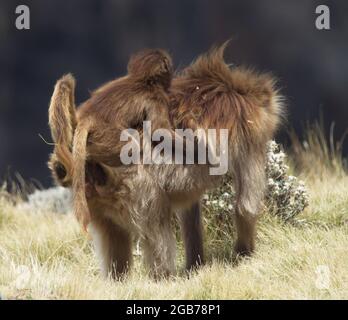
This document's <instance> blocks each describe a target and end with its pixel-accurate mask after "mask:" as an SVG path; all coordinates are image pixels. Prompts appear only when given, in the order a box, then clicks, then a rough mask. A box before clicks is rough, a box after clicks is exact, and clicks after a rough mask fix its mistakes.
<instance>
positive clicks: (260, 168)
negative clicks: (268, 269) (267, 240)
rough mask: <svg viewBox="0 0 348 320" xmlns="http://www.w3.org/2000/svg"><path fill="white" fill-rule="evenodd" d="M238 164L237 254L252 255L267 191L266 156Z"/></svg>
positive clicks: (248, 157)
mask: <svg viewBox="0 0 348 320" xmlns="http://www.w3.org/2000/svg"><path fill="white" fill-rule="evenodd" d="M241 160H242V161H239V163H238V164H237V168H236V171H235V174H234V176H235V182H236V184H235V185H236V212H235V222H236V228H237V242H236V245H235V252H236V253H237V254H240V255H250V254H251V253H252V252H253V251H254V248H255V236H256V222H257V217H258V213H259V210H260V207H261V203H262V200H263V196H264V190H265V167H264V164H265V160H264V154H263V153H262V152H260V153H259V154H256V155H247V156H245V157H243V159H241Z"/></svg>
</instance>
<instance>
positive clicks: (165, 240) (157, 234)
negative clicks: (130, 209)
mask: <svg viewBox="0 0 348 320" xmlns="http://www.w3.org/2000/svg"><path fill="white" fill-rule="evenodd" d="M149 231H150V232H145V233H144V229H143V239H142V243H141V244H142V248H143V252H144V262H145V265H146V266H147V268H148V269H149V271H150V274H151V276H153V277H154V278H155V279H160V278H163V277H168V276H170V275H172V274H174V272H175V255H176V241H175V236H174V232H173V230H172V226H171V221H170V219H169V218H168V219H164V220H162V221H160V222H157V221H152V223H151V230H149Z"/></svg>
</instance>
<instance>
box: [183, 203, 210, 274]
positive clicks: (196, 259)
mask: <svg viewBox="0 0 348 320" xmlns="http://www.w3.org/2000/svg"><path fill="white" fill-rule="evenodd" d="M178 216H179V221H180V228H181V234H182V237H183V241H184V246H185V255H186V270H188V271H189V270H192V269H194V268H196V267H198V266H200V265H202V264H204V255H203V230H202V221H201V211H200V206H199V203H194V204H193V205H192V206H191V208H189V209H187V210H184V211H183V212H180V213H179V215H178Z"/></svg>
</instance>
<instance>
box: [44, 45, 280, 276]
mask: <svg viewBox="0 0 348 320" xmlns="http://www.w3.org/2000/svg"><path fill="white" fill-rule="evenodd" d="M223 50H224V47H221V48H219V49H215V50H212V51H211V52H210V53H208V54H206V55H203V56H201V57H199V58H198V59H197V60H196V61H195V62H194V63H193V64H192V65H191V66H189V67H188V68H186V69H184V70H183V71H182V72H181V73H180V74H178V75H177V76H176V77H175V79H174V80H173V82H172V84H171V85H170V82H171V81H170V80H171V69H172V67H171V60H170V57H169V56H168V55H167V54H166V53H164V52H163V51H160V50H155V51H151V50H150V51H144V52H142V53H139V54H138V55H135V56H134V57H133V58H131V60H130V62H129V66H128V75H126V76H125V77H122V78H119V79H117V80H114V81H112V82H110V83H108V84H106V85H104V86H103V87H101V88H99V89H98V90H96V91H95V92H94V93H93V94H92V96H91V98H90V99H89V100H87V101H86V102H85V103H84V104H83V105H82V106H81V107H80V108H79V109H78V112H77V125H71V126H69V125H68V126H66V124H67V123H72V124H73V123H74V121H73V119H74V117H73V115H72V113H71V111H69V112H68V110H72V108H71V106H72V103H70V106H68V104H67V103H61V102H59V101H61V100H63V99H60V100H59V99H56V98H52V101H53V103H51V107H50V110H51V109H54V108H57V109H59V108H62V109H64V110H61V111H59V110H57V111H56V112H55V113H53V112H52V114H58V115H60V114H64V116H65V118H64V119H65V123H64V125H65V126H66V128H67V132H65V131H64V130H62V129H64V128H62V121H60V120H59V119H60V118H59V117H57V118H55V117H52V120H51V118H50V126H51V128H52V136H53V138H54V140H55V142H56V144H57V146H56V148H55V151H54V154H53V156H52V158H51V168H52V169H53V170H54V172H55V173H54V175H55V176H56V178H57V179H58V181H60V182H61V183H62V184H63V185H64V183H65V185H68V182H67V179H68V178H69V179H70V180H72V188H73V192H74V204H75V213H76V215H77V217H78V219H79V220H80V221H81V222H82V224H83V225H84V226H87V225H88V224H89V223H90V224H91V225H92V227H93V226H94V228H93V229H95V230H97V231H96V232H97V234H98V235H99V236H95V238H102V239H106V240H104V241H100V248H99V252H101V253H102V256H103V258H102V261H103V265H104V269H106V270H108V272H111V273H113V270H116V271H117V272H116V273H120V272H124V271H125V270H126V267H125V265H127V266H129V265H130V262H131V261H130V260H131V259H130V256H131V255H130V246H129V241H128V240H124V241H125V245H124V248H126V251H127V253H124V250H123V249H122V248H119V249H117V248H118V247H117V245H116V244H115V245H112V243H113V240H112V241H110V240H108V239H115V241H116V239H117V238H118V239H131V237H132V235H137V236H139V237H140V239H141V241H142V245H143V250H144V258H145V262H146V264H147V265H148V266H149V268H150V271H151V272H152V273H153V274H154V275H157V276H158V275H169V274H171V273H172V272H173V271H174V259H175V238H174V235H173V230H172V228H171V217H172V213H173V212H174V211H178V213H179V216H180V217H181V218H180V221H181V225H182V230H183V237H184V242H185V246H186V257H187V261H186V263H187V267H188V268H191V267H192V266H194V265H196V264H199V263H201V262H203V248H202V234H201V223H200V213H199V209H198V205H197V203H198V202H199V200H200V196H201V195H202V193H203V192H205V191H206V190H207V189H210V188H213V187H215V186H216V185H218V183H219V181H220V179H221V177H217V176H210V175H209V164H208V165H198V164H195V165H191V166H190V165H149V166H143V165H138V166H120V161H119V153H120V150H121V148H122V146H123V144H122V143H120V140H119V135H120V132H121V130H122V129H123V128H138V127H139V126H140V124H141V123H142V121H143V120H151V121H152V129H153V130H155V129H156V128H167V129H171V128H172V124H171V122H172V123H173V124H174V127H180V128H192V129H196V128H203V129H209V128H216V129H228V130H229V141H230V144H229V156H230V157H229V174H231V175H232V177H233V179H234V182H235V188H236V194H237V203H236V226H237V232H238V239H237V243H236V247H235V249H236V251H237V253H240V254H250V253H251V252H252V251H253V249H254V237H255V223H256V219H257V213H258V211H259V209H260V204H261V202H262V198H263V190H264V186H265V173H264V165H265V146H266V143H267V141H268V140H270V139H271V138H272V137H273V135H274V132H275V130H276V129H277V127H278V125H279V121H280V118H281V115H282V112H283V110H282V106H281V104H280V101H279V95H278V92H277V90H276V89H275V86H274V80H273V78H272V77H271V76H269V75H259V74H257V73H255V72H252V71H250V70H247V69H243V68H232V69H231V68H229V67H228V66H227V65H226V64H225V62H224V60H223ZM62 80H63V79H62ZM62 80H61V82H62ZM61 82H58V84H57V86H58V88H60V86H59V83H61ZM57 86H56V88H57ZM63 89H64V87H62V90H63ZM69 90H70V91H69ZM69 90H68V91H69V92H72V91H73V85H72V82H71V86H70V89H69ZM58 91H59V90H58ZM63 93H64V90H63ZM63 93H59V92H58V94H57V93H56V90H55V92H54V96H55V95H58V96H59V97H60V96H62V97H63V96H64V97H65V96H66V95H64V94H63ZM65 100H66V99H65ZM65 100H64V101H65ZM57 101H58V102H59V103H57ZM168 110H169V111H170V112H169V114H168ZM50 114H51V112H50ZM169 117H170V118H169ZM169 119H171V122H170V120H169ZM74 127H76V129H75V133H74V139H73V151H72V155H71V152H69V146H71V134H70V133H71V130H70V128H74ZM59 128H60V129H59ZM60 130H61V131H63V132H64V133H63V134H60V135H63V136H64V139H63V140H62V141H63V144H64V147H63V148H62V147H60V148H58V146H59V145H60V144H61V143H59V141H61V140H59V136H60V135H59V132H60ZM62 150H63V151H62ZM65 158H67V159H68V160H66V159H65ZM57 163H58V164H60V165H62V166H63V168H64V169H65V171H66V177H64V179H65V180H64V179H63V180H62V179H60V177H59V176H62V175H63V174H62V172H61V171H64V170H62V168H60V170H57ZM86 163H87V165H86ZM91 168H92V169H93V170H92V169H91ZM58 169H59V168H58ZM59 171H60V172H59ZM64 181H65V182H64ZM88 191H90V192H88ZM100 220H103V221H108V222H107V223H104V222H103V223H100V222H98V221H100ZM112 226H114V227H112ZM117 230H118V231H117ZM120 230H122V232H121V231H120ZM190 231H191V232H192V235H191V234H190ZM116 234H119V235H116ZM109 246H112V248H111V247H109ZM105 248H106V249H105ZM107 248H109V249H107ZM110 250H111V251H112V252H114V253H113V254H112V255H110V254H106V253H105V252H110ZM103 252H104V254H103ZM117 252H118V253H117ZM115 265H116V266H117V265H120V266H121V267H120V268H116V269H114V268H113V267H110V266H115Z"/></svg>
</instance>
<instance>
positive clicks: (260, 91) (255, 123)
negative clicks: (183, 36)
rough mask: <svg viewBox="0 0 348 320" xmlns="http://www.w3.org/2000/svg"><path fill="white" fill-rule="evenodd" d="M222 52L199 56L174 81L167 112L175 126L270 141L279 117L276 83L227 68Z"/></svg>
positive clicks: (241, 70) (217, 50)
mask: <svg viewBox="0 0 348 320" xmlns="http://www.w3.org/2000/svg"><path fill="white" fill-rule="evenodd" d="M225 48H226V44H224V45H222V46H221V47H218V48H214V49H212V50H211V51H210V52H208V53H207V54H204V55H201V56H200V57H198V58H197V60H195V61H194V62H193V63H192V64H191V65H190V66H188V67H187V68H185V69H184V70H183V71H182V72H181V73H180V74H178V76H177V77H176V78H174V80H173V84H172V91H171V92H172V95H171V110H170V113H171V118H172V119H173V122H174V123H175V126H178V127H184V128H193V129H195V128H197V127H203V128H205V129H208V128H215V129H219V128H225V129H229V130H230V134H231V135H238V136H240V135H246V136H247V137H248V136H249V138H252V137H251V136H252V135H253V134H255V135H260V134H261V135H267V136H269V137H271V136H272V135H273V133H274V131H275V130H276V129H277V127H278V124H279V122H280V118H281V115H282V113H283V107H282V104H281V103H280V101H281V98H280V96H279V94H278V90H277V89H276V81H275V79H274V78H273V77H272V76H271V75H270V74H260V73H257V72H255V71H252V70H251V69H247V68H244V67H232V68H230V67H229V65H228V64H226V62H225V61H224V57H223V55H224V50H225ZM236 131H238V132H236Z"/></svg>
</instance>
